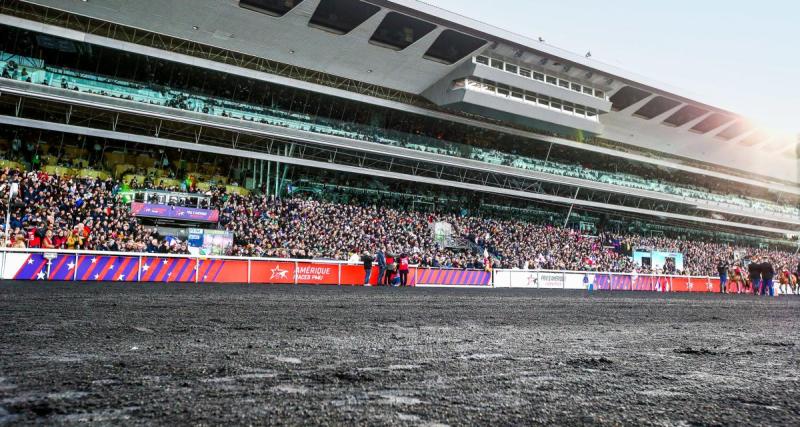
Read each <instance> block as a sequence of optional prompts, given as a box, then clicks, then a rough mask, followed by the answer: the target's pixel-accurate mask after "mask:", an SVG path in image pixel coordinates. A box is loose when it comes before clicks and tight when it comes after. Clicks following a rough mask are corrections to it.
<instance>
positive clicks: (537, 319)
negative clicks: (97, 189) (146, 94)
mask: <svg viewBox="0 0 800 427" xmlns="http://www.w3.org/2000/svg"><path fill="white" fill-rule="evenodd" d="M0 333H2V340H0V350H1V351H0V424H3V423H10V424H31V423H40V424H85V423H87V422H88V423H95V424H103V425H106V424H154V423H155V424H169V425H174V424H214V425H216V424H236V425H239V424H369V425H385V424H403V425H432V424H450V425H465V424H467V425H470V424H481V425H487V424H492V425H505V424H570V425H576V424H653V425H698V424H699V425H715V424H743V425H797V424H798V423H800V335H798V334H800V299H798V298H793V297H782V298H768V299H757V298H754V297H746V296H720V295H677V294H673V295H663V294H653V293H613V294H612V293H594V294H588V293H584V292H562V291H522V290H463V289H457V290H453V289H435V290H430V289H376V288H372V289H363V288H338V287H303V286H282V287H281V286H206V285H204V286H196V285H140V284H81V285H78V284H51V285H43V284H40V283H28V284H24V283H8V282H6V283H3V284H0Z"/></svg>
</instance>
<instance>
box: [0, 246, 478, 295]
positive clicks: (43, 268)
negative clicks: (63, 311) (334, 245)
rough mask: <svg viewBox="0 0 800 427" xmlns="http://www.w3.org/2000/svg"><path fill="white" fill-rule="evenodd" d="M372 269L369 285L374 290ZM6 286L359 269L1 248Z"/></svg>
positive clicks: (419, 281)
mask: <svg viewBox="0 0 800 427" xmlns="http://www.w3.org/2000/svg"><path fill="white" fill-rule="evenodd" d="M378 273H379V270H378V267H377V266H373V269H372V272H371V275H370V276H371V279H370V284H373V285H375V284H377V279H378ZM0 278H2V279H4V280H46V281H90V282H91V281H104V282H105V281H120V282H121V281H125V282H167V283H248V284H286V285H289V284H313V285H353V286H357V285H363V284H364V278H365V270H364V267H363V265H362V264H360V263H357V264H354V263H348V262H347V261H335V260H308V259H286V258H256V257H231V256H216V255H177V254H159V253H133V252H102V251H81V250H61V249H21V248H0ZM408 285H409V286H481V287H491V286H492V275H491V273H490V272H486V271H483V270H461V269H447V268H424V267H419V266H412V267H411V268H410V269H409V275H408Z"/></svg>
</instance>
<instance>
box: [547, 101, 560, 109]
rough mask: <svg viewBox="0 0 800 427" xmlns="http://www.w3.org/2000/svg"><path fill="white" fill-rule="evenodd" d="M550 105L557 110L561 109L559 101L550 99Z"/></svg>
mask: <svg viewBox="0 0 800 427" xmlns="http://www.w3.org/2000/svg"><path fill="white" fill-rule="evenodd" d="M550 106H551V107H553V108H555V109H557V110H560V109H561V102H559V101H551V102H550Z"/></svg>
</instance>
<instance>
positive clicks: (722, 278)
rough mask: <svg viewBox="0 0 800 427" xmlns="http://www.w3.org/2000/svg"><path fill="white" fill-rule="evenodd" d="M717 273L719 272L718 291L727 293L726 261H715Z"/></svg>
mask: <svg viewBox="0 0 800 427" xmlns="http://www.w3.org/2000/svg"><path fill="white" fill-rule="evenodd" d="M717 273H718V274H719V292H720V293H723V294H727V293H728V292H727V287H726V285H727V284H728V263H726V262H725V261H723V260H722V259H720V260H719V262H718V263H717Z"/></svg>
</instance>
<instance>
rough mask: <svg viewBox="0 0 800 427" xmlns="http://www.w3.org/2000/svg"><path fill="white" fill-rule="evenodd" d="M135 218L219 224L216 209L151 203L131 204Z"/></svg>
mask: <svg viewBox="0 0 800 427" xmlns="http://www.w3.org/2000/svg"><path fill="white" fill-rule="evenodd" d="M131 213H132V214H133V216H138V217H145V218H165V219H174V220H179V221H199V222H217V221H219V211H218V210H216V209H200V208H185V207H181V206H168V205H154V204H151V203H140V202H133V203H131Z"/></svg>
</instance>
